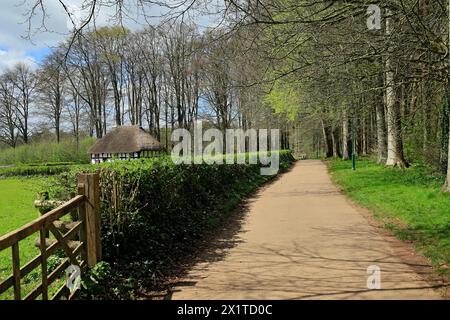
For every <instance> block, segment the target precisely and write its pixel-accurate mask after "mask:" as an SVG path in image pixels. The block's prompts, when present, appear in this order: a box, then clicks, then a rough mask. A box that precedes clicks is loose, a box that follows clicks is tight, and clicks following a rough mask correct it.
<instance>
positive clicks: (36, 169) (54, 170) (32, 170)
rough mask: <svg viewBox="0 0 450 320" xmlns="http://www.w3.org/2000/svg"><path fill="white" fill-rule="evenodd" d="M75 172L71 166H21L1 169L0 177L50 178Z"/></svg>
mask: <svg viewBox="0 0 450 320" xmlns="http://www.w3.org/2000/svg"><path fill="white" fill-rule="evenodd" d="M71 170H73V165H70V164H45V165H19V166H12V167H5V168H0V177H10V176H36V175H41V176H49V175H56V174H60V173H62V172H68V171H71Z"/></svg>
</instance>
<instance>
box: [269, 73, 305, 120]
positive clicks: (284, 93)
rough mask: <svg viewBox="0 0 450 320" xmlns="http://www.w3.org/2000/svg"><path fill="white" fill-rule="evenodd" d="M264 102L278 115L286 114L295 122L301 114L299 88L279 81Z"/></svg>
mask: <svg viewBox="0 0 450 320" xmlns="http://www.w3.org/2000/svg"><path fill="white" fill-rule="evenodd" d="M264 101H265V102H266V103H268V104H269V105H270V106H271V107H272V108H273V109H274V110H275V112H276V113H286V114H287V116H288V118H289V119H290V120H295V119H296V117H297V115H298V113H299V107H300V97H299V91H298V88H295V87H294V86H293V85H292V84H289V83H286V82H285V81H281V80H277V81H276V82H275V84H274V86H273V88H272V90H271V91H270V93H269V94H267V95H266V97H265V99H264Z"/></svg>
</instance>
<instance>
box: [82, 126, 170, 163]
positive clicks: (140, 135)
mask: <svg viewBox="0 0 450 320" xmlns="http://www.w3.org/2000/svg"><path fill="white" fill-rule="evenodd" d="M163 151H164V148H163V147H162V146H161V144H160V143H159V141H158V140H157V139H155V138H154V137H153V136H152V135H150V134H149V133H148V132H147V131H145V130H144V129H143V128H141V127H140V126H120V127H116V128H114V129H113V130H112V131H111V132H109V133H108V134H107V135H105V136H104V137H103V138H101V139H99V140H97V141H96V142H95V143H94V145H93V146H92V147H91V148H90V149H89V150H88V154H89V155H90V156H91V162H92V163H102V162H107V161H113V160H129V159H139V158H150V157H153V156H156V155H159V154H161V153H162V152H163Z"/></svg>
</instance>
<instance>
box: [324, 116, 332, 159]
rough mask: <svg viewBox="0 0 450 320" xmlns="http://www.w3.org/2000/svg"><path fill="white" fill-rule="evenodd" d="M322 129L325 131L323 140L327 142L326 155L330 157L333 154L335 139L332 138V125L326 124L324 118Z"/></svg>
mask: <svg viewBox="0 0 450 320" xmlns="http://www.w3.org/2000/svg"><path fill="white" fill-rule="evenodd" d="M322 131H323V140H324V143H325V156H326V157H327V158H330V157H332V156H333V141H332V138H331V130H330V127H329V126H327V125H326V124H325V121H324V120H322Z"/></svg>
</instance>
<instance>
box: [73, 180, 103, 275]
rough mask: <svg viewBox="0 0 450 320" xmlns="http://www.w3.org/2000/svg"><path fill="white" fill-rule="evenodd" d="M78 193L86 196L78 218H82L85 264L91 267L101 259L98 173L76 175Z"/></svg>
mask: <svg viewBox="0 0 450 320" xmlns="http://www.w3.org/2000/svg"><path fill="white" fill-rule="evenodd" d="M78 194H82V195H84V196H85V197H86V202H85V205H84V208H80V219H83V220H84V225H85V231H84V232H82V233H81V238H83V239H81V240H82V241H85V243H86V245H85V250H86V252H85V256H86V260H87V265H88V266H89V267H93V266H94V265H95V264H96V263H97V262H99V261H100V260H101V259H102V246H101V234H100V184H99V174H98V173H83V174H80V175H79V176H78Z"/></svg>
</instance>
